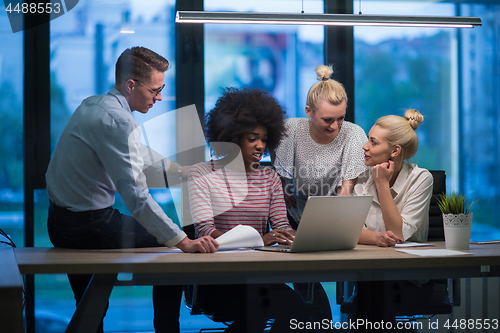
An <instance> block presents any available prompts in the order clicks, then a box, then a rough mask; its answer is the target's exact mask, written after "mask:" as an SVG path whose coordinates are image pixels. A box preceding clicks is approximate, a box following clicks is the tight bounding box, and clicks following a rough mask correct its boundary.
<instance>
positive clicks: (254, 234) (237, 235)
mask: <svg viewBox="0 0 500 333" xmlns="http://www.w3.org/2000/svg"><path fill="white" fill-rule="evenodd" d="M217 242H219V250H232V249H237V248H241V247H257V246H264V242H263V241H262V237H261V236H260V234H259V232H258V231H257V230H255V229H254V228H252V227H250V226H247V225H241V224H240V225H237V226H236V227H234V228H233V229H231V230H229V231H228V232H226V233H225V234H223V235H221V236H219V237H217Z"/></svg>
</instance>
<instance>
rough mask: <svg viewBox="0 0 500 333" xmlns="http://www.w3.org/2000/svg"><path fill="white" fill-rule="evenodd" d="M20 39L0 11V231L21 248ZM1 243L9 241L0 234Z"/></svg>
mask: <svg viewBox="0 0 500 333" xmlns="http://www.w3.org/2000/svg"><path fill="white" fill-rule="evenodd" d="M23 36H24V33H23V32H22V31H21V32H18V33H13V32H12V29H11V27H10V23H9V19H8V17H7V12H6V11H1V12H0V40H1V41H2V42H1V43H0V133H2V140H3V141H2V147H0V156H1V160H2V163H0V229H2V230H3V231H4V232H5V233H6V234H7V235H8V236H9V237H10V238H11V239H12V241H13V242H14V243H15V245H16V246H24V212H23V210H24V181H23V177H24V167H23V164H24V155H23V153H24V149H23V142H24V139H23V133H24V132H23V96H24V94H23V85H24V76H23V73H24V72H23V69H24V66H23V65H24V64H23V59H24V58H23V57H24V53H23ZM0 241H5V242H10V241H9V240H7V239H4V237H3V236H1V235H0Z"/></svg>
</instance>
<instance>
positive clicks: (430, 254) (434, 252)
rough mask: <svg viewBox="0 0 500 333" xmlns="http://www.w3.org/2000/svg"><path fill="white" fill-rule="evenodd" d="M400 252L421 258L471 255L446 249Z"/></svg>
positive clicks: (401, 250) (406, 250)
mask: <svg viewBox="0 0 500 333" xmlns="http://www.w3.org/2000/svg"><path fill="white" fill-rule="evenodd" d="M398 251H399V252H404V253H408V254H414V255H417V256H421V257H441V256H459V255H465V254H470V253H468V252H461V251H454V250H446V249H425V250H408V249H398Z"/></svg>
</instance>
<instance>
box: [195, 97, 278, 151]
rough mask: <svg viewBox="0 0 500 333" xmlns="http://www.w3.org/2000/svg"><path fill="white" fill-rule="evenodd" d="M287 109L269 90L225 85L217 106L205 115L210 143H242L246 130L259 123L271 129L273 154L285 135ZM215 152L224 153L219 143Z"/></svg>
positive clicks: (269, 149) (269, 137)
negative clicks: (220, 149) (226, 86)
mask: <svg viewBox="0 0 500 333" xmlns="http://www.w3.org/2000/svg"><path fill="white" fill-rule="evenodd" d="M284 116H285V111H283V109H282V107H281V106H280V105H279V103H278V102H277V101H276V100H275V99H274V97H272V96H270V95H269V94H268V93H267V92H266V91H264V90H261V89H255V88H242V89H238V88H225V89H223V91H222V96H221V97H219V99H218V100H217V102H216V103H215V107H214V108H213V109H212V110H211V111H210V112H209V113H208V114H207V115H206V117H205V138H206V140H207V142H208V143H209V144H210V142H232V143H235V144H238V143H239V142H240V140H241V138H243V136H244V135H245V133H247V132H249V131H251V130H253V129H254V128H256V127H257V126H258V125H261V126H264V127H265V128H266V129H267V145H266V149H265V151H264V153H265V154H269V152H270V151H273V150H274V149H275V148H276V147H277V146H278V144H279V143H280V141H281V139H282V137H283V136H284V135H285V118H284ZM211 149H212V153H214V154H215V155H217V156H221V155H224V154H221V153H220V152H217V149H216V147H215V145H213V146H211Z"/></svg>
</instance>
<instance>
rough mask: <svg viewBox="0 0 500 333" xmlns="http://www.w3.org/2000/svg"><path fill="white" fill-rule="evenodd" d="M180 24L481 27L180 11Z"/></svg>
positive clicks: (422, 19)
mask: <svg viewBox="0 0 500 333" xmlns="http://www.w3.org/2000/svg"><path fill="white" fill-rule="evenodd" d="M175 22H177V23H228V24H293V25H296V24H309V25H337V26H359V25H361V26H382V27H436V28H474V26H480V25H482V23H481V19H480V18H479V17H463V16H452V17H445V16H397V15H390V16H388V15H364V14H360V15H354V14H283V13H249V12H246V13H238V12H203V11H178V12H177V15H176V17H175Z"/></svg>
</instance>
